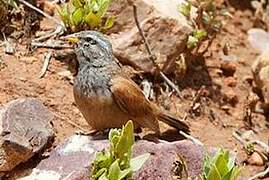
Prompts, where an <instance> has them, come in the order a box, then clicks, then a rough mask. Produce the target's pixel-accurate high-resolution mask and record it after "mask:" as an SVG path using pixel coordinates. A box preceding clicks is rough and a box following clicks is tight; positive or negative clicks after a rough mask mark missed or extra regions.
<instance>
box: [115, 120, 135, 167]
mask: <svg viewBox="0 0 269 180" xmlns="http://www.w3.org/2000/svg"><path fill="white" fill-rule="evenodd" d="M133 131H134V125H133V123H132V121H128V122H127V124H126V125H125V126H124V127H123V131H122V134H121V136H120V139H119V142H118V143H117V145H116V147H115V154H116V156H117V157H118V158H119V159H120V162H122V161H123V160H126V161H127V162H124V163H128V161H129V159H130V157H131V150H132V146H133V144H134V134H133Z"/></svg>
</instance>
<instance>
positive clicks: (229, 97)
mask: <svg viewBox="0 0 269 180" xmlns="http://www.w3.org/2000/svg"><path fill="white" fill-rule="evenodd" d="M224 101H225V102H227V103H229V104H231V105H233V106H234V105H235V104H237V103H238V96H237V94H236V93H235V92H234V90H233V89H229V90H228V91H225V97H224Z"/></svg>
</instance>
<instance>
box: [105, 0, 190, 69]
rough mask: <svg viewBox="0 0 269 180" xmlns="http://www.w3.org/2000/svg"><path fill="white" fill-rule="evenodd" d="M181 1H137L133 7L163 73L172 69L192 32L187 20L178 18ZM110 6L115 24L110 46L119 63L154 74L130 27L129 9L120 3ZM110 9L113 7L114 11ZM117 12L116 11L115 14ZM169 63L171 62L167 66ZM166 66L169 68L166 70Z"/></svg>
mask: <svg viewBox="0 0 269 180" xmlns="http://www.w3.org/2000/svg"><path fill="white" fill-rule="evenodd" d="M184 2H185V1H184V0H171V1H154V0H137V1H135V4H136V6H137V11H138V19H139V22H140V25H141V28H142V30H143V31H144V32H145V36H146V37H147V40H148V41H149V44H150V47H151V49H152V51H153V53H154V54H155V55H156V56H157V61H158V63H159V64H161V65H164V66H165V67H167V69H164V71H165V72H166V73H169V71H171V68H170V67H174V65H175V64H174V62H175V61H176V59H177V58H178V57H179V54H180V53H181V52H182V51H183V50H184V48H185V46H186V42H185V40H186V38H187V35H188V34H189V33H190V32H191V31H192V28H191V26H190V25H189V24H188V21H187V19H186V18H185V17H184V16H183V15H182V14H180V12H179V11H178V6H179V5H180V4H181V3H184ZM115 3H116V4H117V5H115V4H114V5H112V10H110V11H111V12H113V14H114V15H115V16H116V21H117V24H116V25H115V28H116V29H117V30H116V31H114V32H117V34H112V35H111V36H110V37H111V42H112V45H113V50H114V54H115V56H116V57H117V58H118V59H119V60H120V61H121V62H122V63H123V64H128V65H131V66H133V67H134V68H137V69H139V70H143V71H145V72H152V71H153V70H154V68H153V64H152V62H151V61H150V60H149V59H148V56H149V55H148V53H147V51H146V49H145V45H144V43H143V41H142V38H141V36H140V34H139V32H138V30H137V27H136V25H135V23H134V19H133V18H130V17H133V10H132V7H131V6H129V5H128V3H127V1H125V0H120V2H118V1H117V2H115ZM114 6H117V8H116V7H114ZM116 9H118V11H116ZM168 61H169V62H173V63H172V64H170V65H168V64H169V63H168ZM168 66H169V67H168Z"/></svg>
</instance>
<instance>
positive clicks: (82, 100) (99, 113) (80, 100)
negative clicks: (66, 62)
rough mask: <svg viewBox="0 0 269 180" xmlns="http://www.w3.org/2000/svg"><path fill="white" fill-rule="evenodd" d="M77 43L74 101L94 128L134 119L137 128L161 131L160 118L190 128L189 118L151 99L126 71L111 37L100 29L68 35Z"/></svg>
mask: <svg viewBox="0 0 269 180" xmlns="http://www.w3.org/2000/svg"><path fill="white" fill-rule="evenodd" d="M65 39H66V40H67V41H69V42H72V43H73V44H74V53H75V54H76V58H77V62H78V71H77V74H76V77H75V80H74V85H73V94H74V100H75V103H76V105H77V107H78V109H79V110H80V112H81V113H82V115H83V116H84V118H85V119H86V121H87V123H88V124H89V125H90V126H91V128H93V129H94V130H95V131H104V130H107V129H110V128H121V127H122V126H123V125H124V124H125V123H126V122H127V121H128V120H132V121H133V123H134V127H135V128H148V129H150V130H152V131H154V132H155V133H157V134H159V135H160V134H161V133H160V126H159V121H162V122H164V123H166V124H168V125H170V126H172V127H174V128H176V129H178V130H182V131H184V132H189V126H188V125H187V123H186V122H184V121H182V120H179V119H178V118H177V117H176V116H174V115H172V114H170V113H169V112H168V111H165V110H161V109H160V108H159V107H158V106H157V105H156V104H154V103H153V102H151V101H149V100H148V99H147V98H146V97H145V96H144V93H143V91H142V90H141V89H140V87H139V86H138V85H137V84H136V83H135V82H134V81H133V80H132V79H131V78H130V77H128V75H127V74H126V73H125V72H124V71H123V68H122V65H121V64H120V63H119V61H118V60H117V59H116V57H114V55H113V50H112V45H111V43H110V41H109V40H108V38H107V37H106V36H105V35H104V34H102V33H100V32H97V31H90V30H88V31H81V32H77V33H74V34H71V35H67V36H66V37H65Z"/></svg>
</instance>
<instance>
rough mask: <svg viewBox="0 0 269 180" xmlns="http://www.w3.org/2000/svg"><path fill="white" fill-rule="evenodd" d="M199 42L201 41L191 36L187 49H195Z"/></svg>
mask: <svg viewBox="0 0 269 180" xmlns="http://www.w3.org/2000/svg"><path fill="white" fill-rule="evenodd" d="M198 42H199V39H197V38H196V37H194V36H191V35H189V37H188V41H187V47H188V48H189V49H191V48H194V47H196V46H197V43H198Z"/></svg>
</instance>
